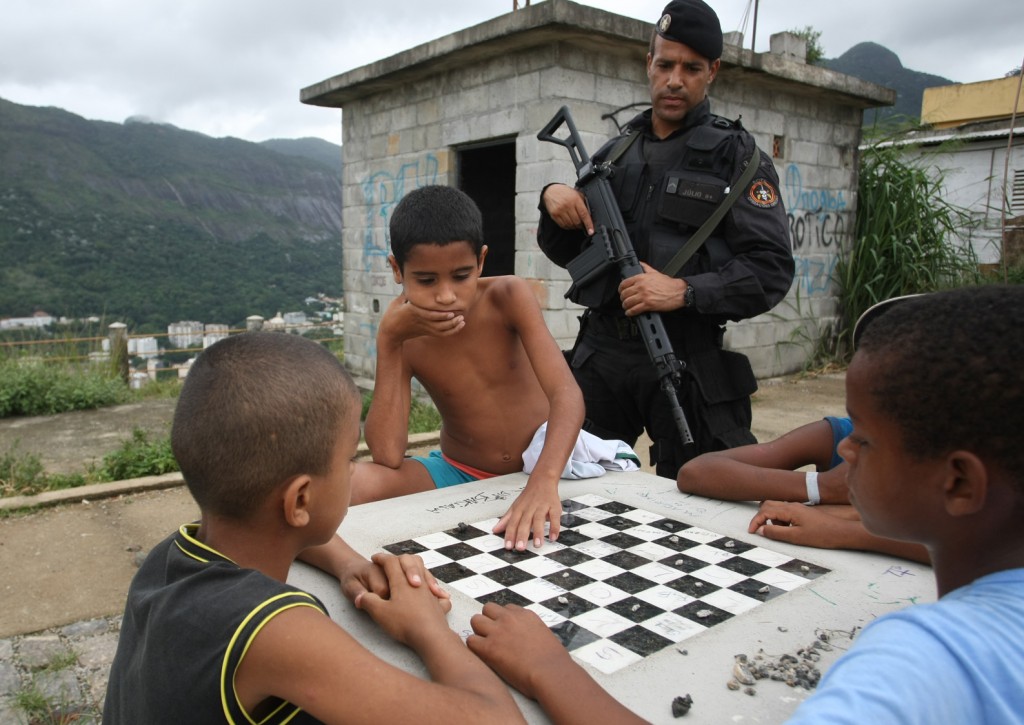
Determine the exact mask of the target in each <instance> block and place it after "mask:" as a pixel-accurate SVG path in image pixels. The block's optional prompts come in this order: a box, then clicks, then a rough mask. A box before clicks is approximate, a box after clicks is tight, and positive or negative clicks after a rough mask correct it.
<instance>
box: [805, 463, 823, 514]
mask: <svg viewBox="0 0 1024 725" xmlns="http://www.w3.org/2000/svg"><path fill="white" fill-rule="evenodd" d="M804 480H805V481H806V483H807V505H808V506H815V505H817V504H819V503H821V494H820V493H818V472H817V471H808V472H807V475H806V476H805V477H804Z"/></svg>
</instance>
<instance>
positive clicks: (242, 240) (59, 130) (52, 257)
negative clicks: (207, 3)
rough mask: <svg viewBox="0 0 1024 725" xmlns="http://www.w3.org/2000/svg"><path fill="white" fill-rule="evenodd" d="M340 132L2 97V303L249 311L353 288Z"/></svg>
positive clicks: (113, 313)
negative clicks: (183, 119) (235, 130)
mask: <svg viewBox="0 0 1024 725" xmlns="http://www.w3.org/2000/svg"><path fill="white" fill-rule="evenodd" d="M340 157H341V150H340V147H338V146H334V145H333V144H330V143H328V142H326V141H322V140H319V139H299V140H295V141H289V140H277V141H269V142H266V143H264V144H255V143H250V142H247V141H241V140H239V139H232V138H224V139H214V138H211V137H209V136H204V135H203V134H199V133H195V132H192V131H184V130H182V129H179V128H175V127H174V126H170V125H167V124H156V123H149V122H145V121H142V120H132V121H129V122H126V123H125V124H116V123H107V122H100V121H89V120H86V119H84V118H82V117H80V116H76V115H74V114H72V113H68V112H66V111H63V110H61V109H58V108H36V107H29V106H21V105H17V104H14V103H10V102H8V101H5V100H2V99H0V257H2V259H3V264H2V265H0V317H4V316H24V315H28V314H31V313H32V312H33V311H35V310H37V309H42V310H45V311H46V312H49V313H50V314H53V315H67V316H80V315H87V314H102V315H105V316H106V317H107V318H111V317H118V318H121V319H124V320H125V321H126V322H129V323H131V324H134V325H136V326H138V325H148V326H153V327H155V328H156V329H160V328H161V327H163V326H164V325H166V324H167V322H171V321H174V320H179V319H197V320H202V321H206V322H222V323H227V324H236V323H239V322H241V321H242V320H244V319H245V317H246V316H247V315H250V314H262V315H264V316H270V315H273V314H274V313H275V312H277V311H278V310H288V309H299V308H300V307H301V305H302V301H303V299H304V298H305V297H306V296H308V295H312V294H315V293H317V292H324V293H327V294H330V295H332V296H338V295H340V293H341V177H340Z"/></svg>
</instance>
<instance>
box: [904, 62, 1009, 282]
mask: <svg viewBox="0 0 1024 725" xmlns="http://www.w3.org/2000/svg"><path fill="white" fill-rule="evenodd" d="M1020 84H1021V76H1019V75H1018V76H1010V77H1007V78H999V79H996V80H991V81H981V82H979V83H958V84H955V85H950V86H937V87H935V88H926V89H925V91H924V96H923V98H922V100H921V122H922V123H924V124H929V125H930V126H931V128H930V129H929V130H927V131H917V132H914V133H910V134H907V135H906V136H905V137H904V138H902V139H901V140H900V141H897V142H896V143H897V144H900V145H906V146H908V154H909V155H911V156H913V157H916V158H919V159H921V161H922V162H923V163H924V165H925V167H927V168H930V169H933V170H938V171H939V172H941V173H942V175H943V186H944V188H945V191H946V197H945V198H946V200H947V201H949V202H950V203H952V204H954V205H956V206H959V207H961V208H964V209H967V210H968V211H969V212H970V214H971V217H972V218H973V220H974V222H975V226H974V228H973V229H972V230H971V231H970V237H969V240H968V239H962V241H963V242H964V243H966V242H968V241H969V242H970V244H971V245H972V246H973V248H974V251H975V254H977V256H978V261H979V263H981V264H984V265H995V264H1000V263H1002V262H1003V259H1004V252H1005V257H1006V262H1007V263H1008V264H1011V265H1012V264H1013V263H1014V259H1017V260H1022V259H1024V98H1020V96H1019V95H1018V90H1019V87H1020ZM1015 100H1016V101H1017V110H1016V118H1014V101H1015Z"/></svg>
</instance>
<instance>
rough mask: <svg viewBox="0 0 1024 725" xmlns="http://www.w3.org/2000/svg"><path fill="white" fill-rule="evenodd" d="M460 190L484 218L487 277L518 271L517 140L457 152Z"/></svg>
mask: <svg viewBox="0 0 1024 725" xmlns="http://www.w3.org/2000/svg"><path fill="white" fill-rule="evenodd" d="M457 153H458V158H457V163H458V169H459V188H460V189H461V190H462V191H464V192H466V194H468V195H469V197H470V198H471V199H472V200H473V201H475V202H476V205H477V206H479V207H480V213H481V214H483V217H484V243H485V244H486V245H487V261H486V262H485V263H484V276H485V277H494V276H497V275H502V274H515V272H516V141H515V139H514V138H511V139H503V140H499V141H489V142H487V143H482V144H475V145H473V146H464V147H462V148H460V149H459V150H458V152H457Z"/></svg>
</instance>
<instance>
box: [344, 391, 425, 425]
mask: <svg viewBox="0 0 1024 725" xmlns="http://www.w3.org/2000/svg"><path fill="white" fill-rule="evenodd" d="M372 402H373V393H372V392H369V393H363V411H362V414H361V416H360V418H359V419H360V420H363V421H365V420H366V413H367V412H368V411H369V410H370V403H372ZM436 430H441V414H440V413H438V412H437V408H435V407H434V404H433V403H432V402H430V401H427V400H421V399H420V398H413V399H412V403H411V404H410V405H409V432H410V433H433V432H434V431H436Z"/></svg>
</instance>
